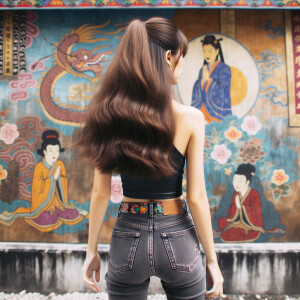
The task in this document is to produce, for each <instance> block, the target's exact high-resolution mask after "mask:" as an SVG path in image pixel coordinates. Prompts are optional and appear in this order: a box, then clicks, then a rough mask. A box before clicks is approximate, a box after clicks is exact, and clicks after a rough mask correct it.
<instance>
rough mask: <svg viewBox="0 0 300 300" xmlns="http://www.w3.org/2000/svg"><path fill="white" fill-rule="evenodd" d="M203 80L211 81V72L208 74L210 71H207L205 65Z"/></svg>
mask: <svg viewBox="0 0 300 300" xmlns="http://www.w3.org/2000/svg"><path fill="white" fill-rule="evenodd" d="M202 79H203V80H204V81H209V72H208V69H207V65H204V66H203V70H202Z"/></svg>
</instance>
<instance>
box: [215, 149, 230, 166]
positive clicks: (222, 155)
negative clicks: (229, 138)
mask: <svg viewBox="0 0 300 300" xmlns="http://www.w3.org/2000/svg"><path fill="white" fill-rule="evenodd" d="M230 156H231V151H230V150H229V149H228V148H227V147H226V145H224V144H221V145H215V146H214V150H213V152H212V153H211V157H212V158H213V159H214V160H216V161H217V162H218V163H219V164H222V165H223V164H226V163H227V161H228V158H229V157H230Z"/></svg>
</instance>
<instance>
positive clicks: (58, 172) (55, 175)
mask: <svg viewBox="0 0 300 300" xmlns="http://www.w3.org/2000/svg"><path fill="white" fill-rule="evenodd" d="M59 175H60V166H58V167H57V169H56V171H55V173H54V179H55V180H57V178H58V176H59Z"/></svg>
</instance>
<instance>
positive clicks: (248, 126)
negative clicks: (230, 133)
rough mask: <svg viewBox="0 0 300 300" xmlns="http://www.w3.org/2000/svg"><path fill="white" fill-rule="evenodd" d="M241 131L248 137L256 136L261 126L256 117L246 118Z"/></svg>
mask: <svg viewBox="0 0 300 300" xmlns="http://www.w3.org/2000/svg"><path fill="white" fill-rule="evenodd" d="M241 127H242V129H243V130H244V131H246V132H247V133H248V134H250V135H256V134H257V132H258V131H259V130H260V129H261V124H260V122H259V121H258V119H257V117H256V116H247V117H245V118H244V121H243V124H242V126H241Z"/></svg>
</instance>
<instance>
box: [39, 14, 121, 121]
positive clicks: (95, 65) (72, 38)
mask: <svg viewBox="0 0 300 300" xmlns="http://www.w3.org/2000/svg"><path fill="white" fill-rule="evenodd" d="M109 22H110V20H109V21H107V22H106V23H104V24H102V25H98V26H90V25H89V24H84V25H82V26H80V27H79V28H75V29H73V30H72V31H71V33H70V34H67V33H66V34H65V36H64V37H63V38H62V39H61V40H60V42H59V43H57V44H53V45H54V46H55V47H56V49H55V50H54V54H53V55H50V56H48V57H51V56H52V57H54V58H55V62H54V66H53V67H52V68H50V69H48V72H45V73H42V75H45V76H44V77H42V78H40V81H41V83H40V85H39V86H38V88H39V89H40V90H39V92H38V93H39V94H40V99H38V100H37V101H40V104H41V106H42V109H43V111H44V112H45V114H46V115H47V117H48V118H49V119H51V120H52V121H54V122H56V123H60V124H64V125H71V126H83V123H84V120H85V110H84V107H82V106H80V107H77V106H75V105H73V104H72V105H69V106H67V104H65V103H62V102H61V103H60V105H57V104H56V103H55V98H54V87H55V84H56V83H57V81H58V80H59V79H60V78H62V77H63V76H64V75H66V74H71V75H73V76H76V77H81V78H82V77H84V78H87V79H88V80H89V81H90V82H91V83H94V82H97V81H99V80H100V79H101V77H102V72H103V69H104V68H105V63H107V62H108V60H107V58H108V57H109V55H111V54H112V52H113V49H112V47H111V46H109V45H107V46H103V45H102V46H98V47H96V48H94V49H93V50H87V49H84V48H80V49H78V50H76V51H73V52H72V48H73V46H74V45H76V44H78V43H96V42H98V41H109V39H108V38H94V36H95V35H96V34H103V35H108V36H109V35H115V34H117V33H119V32H121V31H122V30H123V29H124V27H121V28H119V29H117V30H116V31H114V32H103V31H100V30H99V29H100V28H103V27H105V26H107V25H108V24H109ZM98 50H101V51H100V52H97V51H98ZM48 57H46V58H48ZM87 71H92V72H93V74H94V77H91V76H89V75H88V73H90V72H87ZM38 93H37V94H38ZM56 102H57V101H56ZM62 106H64V107H65V108H64V107H62Z"/></svg>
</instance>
